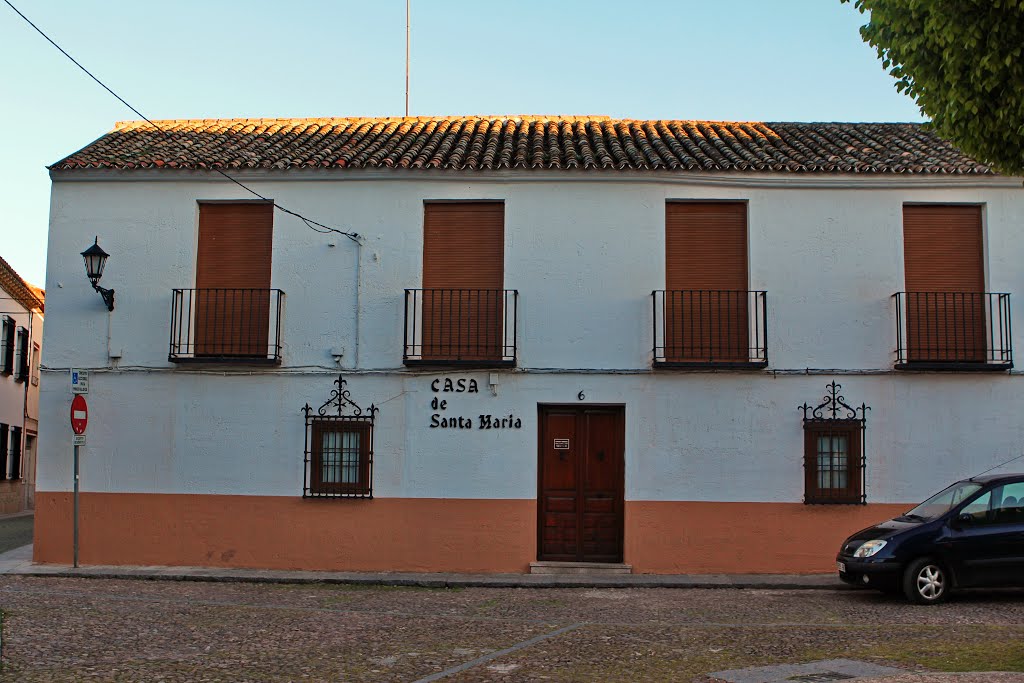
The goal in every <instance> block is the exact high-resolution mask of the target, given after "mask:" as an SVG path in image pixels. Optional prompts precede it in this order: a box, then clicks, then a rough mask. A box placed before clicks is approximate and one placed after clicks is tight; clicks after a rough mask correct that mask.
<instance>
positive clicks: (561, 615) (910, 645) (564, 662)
mask: <svg viewBox="0 0 1024 683" xmlns="http://www.w3.org/2000/svg"><path fill="white" fill-rule="evenodd" d="M0 609H2V611H3V669H2V670H0V681H4V682H6V681H18V682H19V683H20V682H25V683H32V682H36V681H47V682H49V681H55V682H60V681H83V680H88V681H125V682H127V681H140V682H141V681H146V682H149V681H205V682H213V681H224V682H228V681H231V682H241V681H344V680H351V681H418V680H421V679H428V680H437V678H432V677H435V676H437V675H438V674H440V673H442V672H445V671H449V670H453V669H456V668H457V667H459V666H460V665H466V664H467V663H468V664H471V666H468V667H465V668H463V669H462V670H459V671H453V672H452V673H451V675H449V676H447V677H445V678H444V679H443V680H445V681H459V682H467V681H694V682H698V681H708V680H709V679H708V678H707V677H706V674H707V672H711V671H722V670H726V669H736V668H741V667H747V666H764V665H769V664H777V663H786V662H806V661H812V660H818V659H832V658H849V659H860V660H865V661H871V662H877V663H880V664H887V665H890V666H896V667H898V668H901V669H905V670H907V671H909V672H912V671H923V670H930V671H999V670H1002V671H1017V672H1020V671H1024V592H1019V591H1003V592H985V593H968V594H964V595H963V596H961V597H960V598H959V599H958V600H956V601H955V602H952V603H950V604H946V605H940V606H935V607H916V606H912V605H908V604H905V603H903V602H900V601H897V600H894V599H892V598H888V597H886V596H883V595H881V594H877V593H873V592H867V591H865V592H861V591H839V590H837V591H830V590H812V591H808V590H804V591H799V590H763V589H762V590H753V589H751V590H735V589H714V590H702V589H691V590H674V589H655V588H627V589H567V588H547V589H535V588H467V589H454V590H453V589H422V588H388V587H361V586H346V585H315V584H314V585H267V584H243V583H197V582H184V581H182V582H178V581H124V580H100V579H76V578H34V577H20V576H6V577H0ZM503 651H507V652H504V653H503V654H498V655H497V656H494V655H495V653H502V652H503ZM907 680H915V678H914V677H911V678H908V679H907ZM929 680H940V679H938V678H934V677H932V678H930V679H929ZM967 680H971V679H968V678H962V679H958V683H960V682H966V681H967ZM976 680H979V681H980V680H997V678H995V677H991V676H990V677H989V678H988V679H986V678H976ZM998 680H1000V681H1006V682H1007V683H1009V681H1022V680H1024V676H1021V675H1012V676H1009V677H998Z"/></svg>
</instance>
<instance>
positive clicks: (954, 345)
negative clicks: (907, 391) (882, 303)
mask: <svg viewBox="0 0 1024 683" xmlns="http://www.w3.org/2000/svg"><path fill="white" fill-rule="evenodd" d="M893 299H894V300H895V301H896V364H895V368H896V369H897V370H961V371H963V370H967V371H970V370H977V371H986V370H988V371H1000V370H1009V369H1010V368H1012V367H1013V343H1012V338H1011V330H1010V295H1009V294H1006V293H1001V292H897V293H896V294H893Z"/></svg>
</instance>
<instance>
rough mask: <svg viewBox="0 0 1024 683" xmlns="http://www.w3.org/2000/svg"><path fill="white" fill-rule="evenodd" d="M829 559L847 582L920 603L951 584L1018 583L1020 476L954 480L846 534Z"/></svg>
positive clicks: (1023, 504)
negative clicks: (909, 507)
mask: <svg viewBox="0 0 1024 683" xmlns="http://www.w3.org/2000/svg"><path fill="white" fill-rule="evenodd" d="M836 564H837V566H838V569H839V578H841V579H842V580H843V581H845V582H847V583H850V584H854V585H857V586H866V587H868V588H877V589H879V590H882V591H885V592H890V593H899V592H902V593H903V594H904V595H905V596H906V597H907V599H908V600H910V601H912V602H916V603H920V604H934V603H938V602H942V601H943V600H945V599H946V598H947V597H948V596H949V593H950V591H952V590H953V589H955V588H967V587H977V586H1024V474H1002V475H990V476H986V477H973V478H971V479H966V480H964V481H958V482H957V483H955V484H953V485H952V486H950V487H948V488H947V489H945V490H943V491H940V492H939V493H937V494H935V495H934V496H932V497H931V498H929V499H928V500H926V501H925V502H923V503H921V504H920V505H918V506H917V507H916V508H914V509H913V510H910V511H909V512H906V513H904V514H902V515H900V516H899V517H896V518H894V519H891V520H889V521H888V522H883V523H882V524H879V525H877V526H873V527H870V528H868V529H864V530H862V531H858V532H857V533H855V534H854V535H852V536H850V537H849V538H848V539H846V540H845V541H844V542H843V545H842V547H841V548H840V549H839V555H837V556H836Z"/></svg>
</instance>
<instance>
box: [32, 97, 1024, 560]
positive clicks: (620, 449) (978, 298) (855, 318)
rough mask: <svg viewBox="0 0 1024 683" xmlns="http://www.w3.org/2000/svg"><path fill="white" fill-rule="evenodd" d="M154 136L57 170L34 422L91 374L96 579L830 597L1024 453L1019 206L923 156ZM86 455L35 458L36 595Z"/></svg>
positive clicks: (115, 134) (696, 134)
mask: <svg viewBox="0 0 1024 683" xmlns="http://www.w3.org/2000/svg"><path fill="white" fill-rule="evenodd" d="M160 125H161V126H162V127H165V128H166V129H167V130H168V131H170V133H171V136H172V139H170V140H168V139H166V138H165V137H164V136H163V135H162V134H161V133H159V132H156V131H154V130H153V129H152V128H151V127H149V126H148V124H139V123H124V124H118V126H117V127H116V128H115V129H114V130H113V131H111V132H110V133H108V134H106V135H104V136H103V137H102V138H100V139H99V140H97V141H96V142H94V143H91V144H90V145H89V146H87V147H86V148H84V149H83V150H80V151H79V152H76V153H74V154H72V155H71V156H69V157H67V158H66V159H64V160H62V161H60V162H58V163H57V164H55V165H54V166H53V167H51V177H52V179H53V195H52V205H51V222H50V241H49V250H48V262H47V263H48V271H47V283H46V286H47V291H48V292H49V293H50V300H49V301H48V307H49V313H50V314H51V316H50V321H49V324H48V326H47V338H46V351H45V354H46V355H45V358H44V366H45V367H44V374H46V375H47V377H48V381H47V382H46V383H45V384H44V391H43V394H42V406H41V410H42V415H43V419H44V420H48V421H49V422H51V423H52V424H54V425H59V424H66V415H67V411H68V406H69V402H70V399H71V395H70V393H69V389H68V383H67V373H68V369H69V368H72V367H75V368H88V369H90V370H91V388H90V393H89V395H88V400H89V408H90V418H89V419H90V425H89V429H88V433H87V438H88V441H87V445H86V446H85V447H83V448H82V474H81V487H82V492H83V493H82V499H81V504H82V513H81V525H82V526H81V558H82V561H83V563H85V564H146V565H154V564H155V565H216V566H243V567H269V568H305V569H346V570H419V571H485V572H503V571H507V572H525V571H529V569H530V566H531V563H534V562H538V561H582V562H611V563H625V564H628V565H630V566H631V567H632V570H633V571H634V572H654V573H671V572H683V573H700V572H803V571H819V570H821V571H827V570H829V569H830V568H832V567H833V564H832V561H833V558H834V554H835V551H836V550H837V548H838V543H839V541H840V540H842V538H844V537H845V536H846V535H847V534H848V533H850V532H852V531H855V530H857V529H859V528H861V527H863V526H867V525H868V524H869V523H872V522H875V521H878V520H880V519H885V518H888V517H891V516H893V514H896V513H898V512H900V511H903V510H905V509H906V507H905V506H906V505H907V504H908V503H912V502H916V501H918V500H919V499H921V498H923V497H924V496H926V495H927V494H930V493H932V492H934V491H936V490H938V489H939V488H941V487H942V486H944V485H945V484H946V483H948V482H949V481H951V480H955V479H957V478H960V477H965V476H968V475H971V474H974V473H977V472H979V471H980V470H984V469H987V468H988V467H990V466H992V465H994V464H997V463H999V462H1001V461H1004V460H1007V459H1009V458H1011V457H1013V456H1015V455H1018V454H1020V444H1021V443H1022V442H1024V425H1022V423H1021V420H1020V417H1019V416H1020V415H1021V414H1024V394H1022V392H1021V390H1020V389H1021V385H1018V384H1017V382H1018V381H1020V375H1019V374H1018V371H1016V370H1014V369H1013V363H1012V354H1013V351H1014V348H1013V342H1012V339H1011V329H1012V328H1013V327H1016V328H1017V329H1024V327H1022V322H1024V321H1021V320H1019V319H1018V314H1017V313H1016V311H1011V309H1010V305H1009V302H1010V299H1011V298H1014V297H1016V296H1017V293H1018V292H1021V291H1024V271H1022V269H1021V267H1020V265H1019V264H1020V263H1021V262H1024V240H1022V239H1021V237H1020V234H1021V226H1020V217H1021V216H1022V215H1024V192H1022V186H1021V179H1020V178H1008V177H1004V176H1000V175H997V174H995V173H993V172H991V171H990V170H989V169H987V168H986V167H985V166H983V165H980V164H978V163H976V162H974V161H972V160H970V159H968V158H966V157H965V156H963V155H962V154H960V153H959V152H958V151H957V150H955V149H954V148H953V147H952V146H951V145H949V144H948V143H946V142H944V141H942V140H940V139H938V138H936V137H935V136H934V135H932V134H930V133H928V132H927V131H926V130H924V129H922V128H921V127H920V126H917V125H913V124H761V123H752V124H747V123H743V124H740V123H704V122H688V121H617V120H608V119H605V118H601V117H585V118H576V117H559V118H530V117H508V118H500V117H499V118H474V117H466V118H448V119H443V118H442V119H418V118H410V119H315V120H227V121H225V120H208V121H174V122H163V123H161V124H160ZM214 169H223V170H225V171H227V172H228V173H230V175H231V177H232V178H235V179H237V180H239V181H241V182H242V183H244V184H245V185H246V186H248V187H249V188H251V189H252V190H253V191H255V192H256V193H258V194H259V195H260V196H262V197H263V198H265V199H266V200H267V201H263V200H261V199H256V198H254V195H253V194H251V193H249V192H247V191H246V189H244V188H243V187H240V186H239V185H237V184H235V183H233V182H231V180H229V179H228V178H225V177H224V176H222V175H219V174H218V173H217V172H216V171H215V170H214ZM290 211H294V212H299V213H301V214H302V215H303V216H305V217H307V218H309V219H311V220H313V221H316V222H317V223H319V224H322V225H323V226H330V227H333V228H337V229H339V230H342V231H346V232H350V233H353V234H352V235H349V236H346V235H343V234H339V233H335V232H326V231H324V232H321V231H322V230H323V227H318V226H317V225H308V224H306V223H304V222H303V220H301V219H300V218H299V217H297V216H295V215H294V214H292V213H290ZM311 227H312V228H313V229H310V228H311ZM97 235H98V238H99V244H100V246H101V247H102V248H104V249H105V250H106V251H108V252H109V253H110V254H111V256H110V260H109V262H108V264H107V270H106V274H105V275H104V277H103V284H104V285H105V286H107V287H109V288H112V289H115V290H116V293H117V294H116V305H115V307H114V310H113V311H111V312H109V313H108V312H107V311H106V310H105V308H104V306H103V302H102V301H101V300H100V298H99V297H98V296H97V295H96V294H95V293H94V292H92V291H90V287H89V283H88V282H87V280H86V279H85V277H84V273H83V270H82V259H81V257H80V256H79V253H80V252H81V251H82V249H83V248H85V247H87V246H89V245H90V244H92V243H93V240H94V236H97ZM339 374H341V375H343V377H344V383H343V384H341V385H340V386H338V385H335V384H334V382H335V381H336V380H337V379H338V375H339ZM832 382H836V383H838V384H839V385H841V389H836V388H834V387H830V386H829V385H831V383H832ZM338 389H341V393H340V394H338V393H335V394H332V390H335V391H337V390H338ZM832 391H835V392H836V393H835V396H834V397H835V399H836V403H831V404H829V405H826V406H825V408H824V409H823V410H819V411H818V412H815V411H814V410H813V409H814V408H815V407H816V406H818V405H819V404H821V403H823V398H822V397H823V396H825V397H826V398H828V399H831V398H832V397H833V394H832V393H830V392H832ZM840 396H842V397H845V398H843V399H842V404H841V403H839V402H838V401H839V397H840ZM332 397H333V398H334V399H335V400H334V401H333V402H332V401H331V399H332ZM824 402H825V403H829V402H828V401H824ZM321 404H325V405H324V407H323V408H322V409H321ZM339 404H340V406H341V411H340V415H341V416H343V417H339ZM370 404H373V406H374V409H372V410H371V409H370ZM805 404H806V405H807V406H808V410H804V411H802V410H800V409H799V408H798V407H799V406H803V405H805ZM843 404H845V405H846V406H849V407H844V406H843ZM304 406H308V409H307V410H306V411H305V414H304V412H303V410H302V409H303V407H304ZM861 406H863V407H865V408H869V409H870V410H868V411H866V413H865V411H864V410H861V409H859V408H860V407H861ZM831 407H836V408H838V411H837V412H830V411H829V410H828V408H831ZM321 411H322V412H321ZM360 411H361V412H360ZM805 416H806V417H807V418H808V419H807V420H806V421H805V420H804V418H805ZM828 418H836V419H834V420H833V419H828ZM70 453H71V431H70V428H69V427H63V428H61V427H57V426H55V427H54V428H52V429H48V430H47V431H46V432H44V433H43V435H42V440H41V443H40V456H39V457H40V462H39V479H38V489H39V491H38V493H37V515H36V543H35V554H36V560H37V561H39V562H69V561H70V558H71V552H72V541H71V521H70V520H71V494H70V491H71V489H72V478H71V457H70Z"/></svg>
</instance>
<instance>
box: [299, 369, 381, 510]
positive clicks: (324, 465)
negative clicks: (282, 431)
mask: <svg viewBox="0 0 1024 683" xmlns="http://www.w3.org/2000/svg"><path fill="white" fill-rule="evenodd" d="M347 385H348V382H346V381H345V378H344V377H343V376H342V375H338V379H336V380H334V389H331V394H330V396H329V397H328V398H327V400H326V401H324V402H323V404H322V405H321V406H320V407H319V408H316V409H314V408H313V407H312V406H310V405H309V403H307V404H306V405H305V406H303V407H302V413H303V414H304V415H305V417H306V430H305V448H304V455H303V480H302V497H303V498H373V424H374V420H375V418H376V416H377V413H378V412H379V409H378V408H377V406H376V405H373V404H371V405H370V407H368V408H363V407H362V406H360V405H359V404H358V403H356V402H355V401H354V400H353V399H352V395H351V392H350V391H349V390H348V389H347V388H346V386H347ZM325 451H326V452H325Z"/></svg>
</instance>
